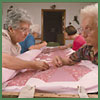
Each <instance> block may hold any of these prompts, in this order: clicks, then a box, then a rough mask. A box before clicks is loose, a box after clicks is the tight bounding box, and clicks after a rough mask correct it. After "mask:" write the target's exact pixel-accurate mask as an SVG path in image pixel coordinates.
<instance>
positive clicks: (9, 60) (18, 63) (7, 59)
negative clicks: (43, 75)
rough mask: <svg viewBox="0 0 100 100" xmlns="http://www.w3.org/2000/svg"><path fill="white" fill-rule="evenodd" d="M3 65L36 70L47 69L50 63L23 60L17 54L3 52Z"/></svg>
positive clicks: (16, 68)
mask: <svg viewBox="0 0 100 100" xmlns="http://www.w3.org/2000/svg"><path fill="white" fill-rule="evenodd" d="M2 67H5V68H8V69H13V70H20V69H35V70H38V69H39V70H46V69H48V67H49V66H48V64H46V63H45V62H42V61H25V60H21V59H19V58H17V57H15V56H11V55H8V54H6V53H2Z"/></svg>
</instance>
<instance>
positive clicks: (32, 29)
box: [30, 24, 40, 33]
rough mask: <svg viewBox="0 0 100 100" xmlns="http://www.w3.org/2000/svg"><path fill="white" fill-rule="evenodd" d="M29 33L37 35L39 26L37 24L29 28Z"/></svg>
mask: <svg viewBox="0 0 100 100" xmlns="http://www.w3.org/2000/svg"><path fill="white" fill-rule="evenodd" d="M30 32H31V33H34V32H36V33H39V32H40V26H39V25H38V24H35V25H34V24H33V25H31V26H30Z"/></svg>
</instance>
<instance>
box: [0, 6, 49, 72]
mask: <svg viewBox="0 0 100 100" xmlns="http://www.w3.org/2000/svg"><path fill="white" fill-rule="evenodd" d="M30 19H31V18H30V16H29V15H28V14H27V12H26V11H24V10H22V9H14V8H12V9H10V10H8V12H7V17H6V21H5V24H4V25H5V26H4V29H3V30H2V67H5V68H8V69H14V70H19V69H26V68H27V69H30V68H31V69H35V70H38V69H39V70H46V69H48V64H46V63H45V62H41V61H24V60H21V59H18V58H16V56H17V55H19V54H20V50H21V47H20V45H19V44H18V42H21V41H24V39H25V38H26V36H27V35H28V33H29V30H30V25H31V20H30Z"/></svg>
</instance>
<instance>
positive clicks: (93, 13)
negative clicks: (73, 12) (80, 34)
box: [80, 3, 98, 26]
mask: <svg viewBox="0 0 100 100" xmlns="http://www.w3.org/2000/svg"><path fill="white" fill-rule="evenodd" d="M86 16H90V17H93V18H94V19H95V20H94V21H95V22H96V24H97V26H98V3H96V4H92V5H88V6H86V7H84V8H83V9H81V12H80V20H83V19H84V18H85V17H86Z"/></svg>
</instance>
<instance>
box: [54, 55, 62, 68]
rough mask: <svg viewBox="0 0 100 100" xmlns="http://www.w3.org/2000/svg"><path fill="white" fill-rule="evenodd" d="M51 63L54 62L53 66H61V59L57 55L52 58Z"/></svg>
mask: <svg viewBox="0 0 100 100" xmlns="http://www.w3.org/2000/svg"><path fill="white" fill-rule="evenodd" d="M53 64H54V66H56V67H60V66H62V60H61V58H60V57H59V56H56V57H55V58H54V60H53Z"/></svg>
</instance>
